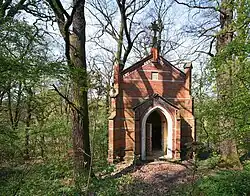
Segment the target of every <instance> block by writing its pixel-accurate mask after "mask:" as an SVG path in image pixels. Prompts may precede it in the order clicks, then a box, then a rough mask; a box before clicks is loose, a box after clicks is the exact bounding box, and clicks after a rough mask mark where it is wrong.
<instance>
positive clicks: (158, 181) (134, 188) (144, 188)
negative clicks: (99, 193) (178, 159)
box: [114, 161, 197, 196]
mask: <svg viewBox="0 0 250 196" xmlns="http://www.w3.org/2000/svg"><path fill="white" fill-rule="evenodd" d="M122 175H130V176H131V177H132V179H133V180H132V183H129V184H128V186H125V187H123V188H122V193H124V195H144V196H147V195H172V194H173V191H174V189H175V188H176V187H177V186H179V185H181V184H183V185H184V184H191V183H192V182H195V180H196V178H197V176H196V175H195V172H194V167H193V164H192V163H191V162H182V163H173V162H167V161H154V162H149V163H144V164H141V165H132V164H131V165H129V164H125V163H120V164H118V165H117V170H116V172H115V174H114V177H120V176H122Z"/></svg>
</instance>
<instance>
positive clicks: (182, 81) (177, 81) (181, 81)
mask: <svg viewBox="0 0 250 196" xmlns="http://www.w3.org/2000/svg"><path fill="white" fill-rule="evenodd" d="M123 80H124V81H126V80H129V81H152V82H176V83H184V82H185V80H151V79H139V78H138V79H130V78H124V79H123Z"/></svg>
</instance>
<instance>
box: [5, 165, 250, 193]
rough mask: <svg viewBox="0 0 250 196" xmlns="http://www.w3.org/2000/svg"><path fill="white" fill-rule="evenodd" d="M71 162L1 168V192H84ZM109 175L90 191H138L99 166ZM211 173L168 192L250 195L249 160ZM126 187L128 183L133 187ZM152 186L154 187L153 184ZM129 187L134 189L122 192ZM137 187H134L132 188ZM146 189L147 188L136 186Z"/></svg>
mask: <svg viewBox="0 0 250 196" xmlns="http://www.w3.org/2000/svg"><path fill="white" fill-rule="evenodd" d="M72 168H73V167H72V164H71V163H70V162H67V161H62V160H58V161H46V162H39V163H29V164H24V165H20V166H17V167H13V168H1V169H0V195H1V196H9V195H20V196H21V195H24V196H33V195H36V196H44V195H74V196H77V195H84V194H85V193H86V187H87V186H86V185H87V183H86V179H84V178H82V180H80V181H79V182H78V183H77V184H76V183H74V180H73V170H72ZM101 170H102V171H103V172H102V173H103V174H106V176H107V177H105V178H101V177H99V176H97V178H96V179H91V181H90V185H89V193H93V194H95V195H98V196H115V195H135V189H136V190H137V189H140V188H139V187H133V186H132V185H133V180H134V179H132V177H131V175H124V176H122V177H120V178H112V177H110V176H109V174H110V172H112V167H110V166H107V165H106V166H103V168H101V167H100V166H98V171H99V172H100V171H101ZM209 171H212V174H210V175H209V174H208V175H205V176H203V177H201V178H199V179H198V180H197V181H195V182H194V184H192V185H191V184H182V185H178V186H177V187H173V189H172V192H171V193H170V194H169V195H173V196H174V195H183V196H184V195H194V196H195V195H203V196H237V195H239V196H244V195H245V196H247V195H250V162H248V163H245V165H244V170H241V171H232V170H220V171H215V170H211V169H210V170H209ZM130 186H131V188H132V187H133V188H132V189H131V188H130V189H126V188H125V187H130ZM124 188H125V189H124ZM152 188H153V187H152ZM124 190H130V191H131V193H128V192H126V191H125V192H123V191H124ZM133 190H134V191H133ZM137 191H139V192H141V191H142V192H143V191H144V190H137Z"/></svg>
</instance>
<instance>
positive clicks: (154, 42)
mask: <svg viewBox="0 0 250 196" xmlns="http://www.w3.org/2000/svg"><path fill="white" fill-rule="evenodd" d="M150 29H152V30H153V32H154V36H153V40H152V47H153V48H157V32H159V31H160V26H159V24H157V23H156V20H155V21H154V22H152V23H151V26H150Z"/></svg>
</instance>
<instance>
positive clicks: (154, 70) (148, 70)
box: [137, 69, 171, 73]
mask: <svg viewBox="0 0 250 196" xmlns="http://www.w3.org/2000/svg"><path fill="white" fill-rule="evenodd" d="M137 71H139V72H158V73H171V71H164V70H159V69H138V70H137Z"/></svg>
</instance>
